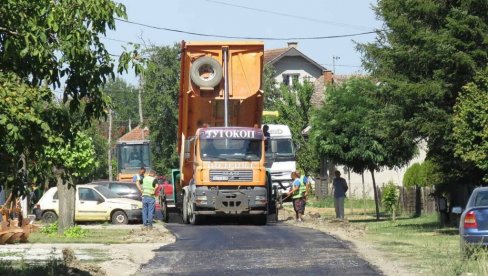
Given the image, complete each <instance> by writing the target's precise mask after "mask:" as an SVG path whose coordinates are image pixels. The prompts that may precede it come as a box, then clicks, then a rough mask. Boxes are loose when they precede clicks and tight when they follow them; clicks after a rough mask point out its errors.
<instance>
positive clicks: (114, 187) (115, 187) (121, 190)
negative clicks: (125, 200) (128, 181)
mask: <svg viewBox="0 0 488 276" xmlns="http://www.w3.org/2000/svg"><path fill="white" fill-rule="evenodd" d="M134 186H135V185H134ZM110 190H111V191H112V192H114V193H116V194H129V193H130V192H131V189H130V188H129V186H128V185H125V184H119V183H110Z"/></svg>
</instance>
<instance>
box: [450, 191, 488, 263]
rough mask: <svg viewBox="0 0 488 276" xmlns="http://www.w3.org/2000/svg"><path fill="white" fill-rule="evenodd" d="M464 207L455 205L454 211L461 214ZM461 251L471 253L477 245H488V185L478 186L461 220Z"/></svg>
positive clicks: (466, 253)
mask: <svg viewBox="0 0 488 276" xmlns="http://www.w3.org/2000/svg"><path fill="white" fill-rule="evenodd" d="M462 211H463V210H462V208H460V207H454V208H453V209H452V212H453V213H457V214H461V212H462ZM459 235H460V239H461V252H462V253H463V255H464V256H466V255H469V254H470V252H471V248H472V247H473V246H476V245H480V246H483V247H487V246H488V187H482V188H476V189H475V190H474V191H473V193H472V194H471V196H470V197H469V200H468V204H467V205H466V209H465V210H464V212H462V214H461V219H460V222H459Z"/></svg>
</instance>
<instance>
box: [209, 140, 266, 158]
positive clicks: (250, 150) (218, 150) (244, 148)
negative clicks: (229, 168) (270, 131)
mask: <svg viewBox="0 0 488 276" xmlns="http://www.w3.org/2000/svg"><path fill="white" fill-rule="evenodd" d="M262 142H263V141H262V140H257V139H254V140H251V139H202V140H200V152H201V158H202V160H204V161H211V160H231V161H234V160H239V161H242V160H246V161H258V160H261V144H262Z"/></svg>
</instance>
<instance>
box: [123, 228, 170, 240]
mask: <svg viewBox="0 0 488 276" xmlns="http://www.w3.org/2000/svg"><path fill="white" fill-rule="evenodd" d="M124 241H125V242H127V243H172V242H174V241H175V238H174V236H173V234H171V232H169V231H168V230H167V229H166V228H164V227H159V226H155V227H154V228H152V229H146V228H144V227H140V228H135V229H131V230H130V232H129V235H128V236H127V237H125V239H124Z"/></svg>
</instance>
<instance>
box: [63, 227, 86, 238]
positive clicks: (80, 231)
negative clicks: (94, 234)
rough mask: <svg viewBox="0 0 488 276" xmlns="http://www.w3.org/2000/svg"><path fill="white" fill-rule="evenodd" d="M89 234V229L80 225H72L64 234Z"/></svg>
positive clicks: (79, 236) (83, 235) (70, 236)
mask: <svg viewBox="0 0 488 276" xmlns="http://www.w3.org/2000/svg"><path fill="white" fill-rule="evenodd" d="M87 234H88V231H87V230H85V229H83V228H81V227H80V226H79V225H76V226H71V227H70V228H68V229H66V230H65V231H64V236H65V237H67V238H84V237H86V235H87Z"/></svg>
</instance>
